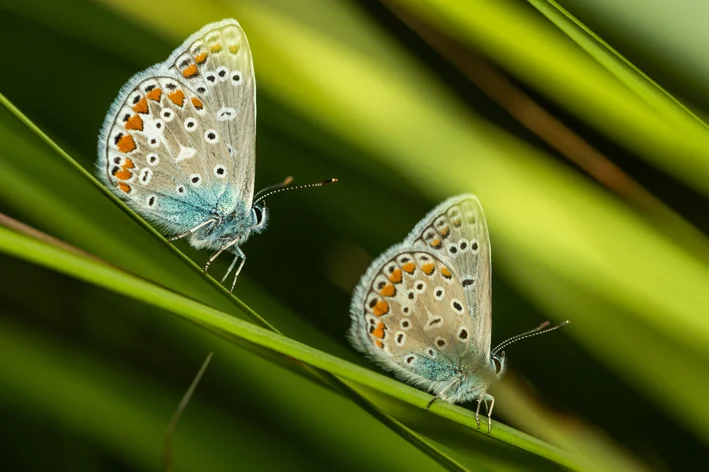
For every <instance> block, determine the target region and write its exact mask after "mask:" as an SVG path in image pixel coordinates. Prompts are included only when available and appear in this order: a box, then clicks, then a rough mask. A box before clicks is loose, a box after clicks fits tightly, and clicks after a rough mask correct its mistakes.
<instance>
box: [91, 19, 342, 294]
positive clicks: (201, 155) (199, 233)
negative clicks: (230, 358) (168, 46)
mask: <svg viewBox="0 0 709 472" xmlns="http://www.w3.org/2000/svg"><path fill="white" fill-rule="evenodd" d="M255 147H256V79H255V77H254V66H253V61H252V58H251V50H250V49H249V43H248V41H247V39H246V35H245V34H244V31H243V30H242V29H241V26H240V25H239V23H238V22H237V21H236V20H233V19H226V20H222V21H219V22H216V23H211V24H208V25H206V26H204V27H203V28H202V29H201V30H199V31H198V32H196V33H194V34H193V35H192V36H190V37H189V38H187V40H186V41H185V42H184V43H183V44H182V45H181V46H180V47H178V48H177V49H175V50H174V51H173V52H172V54H171V55H170V57H168V59H167V60H166V61H165V62H161V63H158V64H156V65H154V66H152V67H150V68H148V69H147V70H145V71H143V72H140V73H138V74H135V75H134V76H133V77H132V78H131V79H130V80H129V81H128V82H127V83H126V84H125V85H124V86H123V88H121V90H120V92H119V93H118V98H116V100H115V101H114V102H113V104H112V105H111V107H110V108H109V110H108V113H107V115H106V118H105V120H104V123H103V127H102V129H101V132H100V135H99V142H98V155H99V156H98V162H97V164H98V165H97V167H98V175H99V176H100V177H101V179H102V180H103V182H104V183H105V184H106V185H107V186H108V188H110V189H111V190H113V191H114V193H116V194H117V195H118V196H119V197H120V198H122V199H123V200H124V201H126V202H127V203H128V205H129V206H130V207H131V208H132V209H133V210H135V211H136V212H137V213H139V214H140V215H141V216H143V217H144V218H146V219H148V220H149V221H151V222H152V223H153V224H154V225H155V226H156V227H158V228H159V229H161V230H163V231H164V232H165V233H167V234H170V235H173V237H172V238H170V239H171V240H176V239H180V238H188V241H189V243H190V244H191V245H192V246H193V247H195V248H197V249H202V248H206V249H211V250H213V251H215V252H214V253H213V254H212V256H211V257H210V258H209V260H208V261H207V263H206V265H205V267H204V270H205V271H206V270H207V269H208V268H209V265H210V264H211V263H212V261H214V260H215V259H216V258H217V256H219V254H221V253H222V252H224V251H230V252H232V253H234V254H235V257H234V261H233V262H232V263H231V265H230V267H229V269H228V271H227V273H226V274H225V275H224V278H223V279H222V282H223V281H224V280H226V277H227V276H228V275H229V273H230V272H231V271H232V270H233V269H234V267H235V266H236V263H237V261H239V260H240V261H241V263H240V264H239V266H238V267H237V268H236V272H235V276H234V283H232V286H231V288H232V290H233V289H234V284H235V283H236V278H237V277H238V275H239V272H240V271H241V268H242V267H243V265H244V262H245V260H246V256H245V255H244V253H243V251H242V250H241V248H240V246H241V245H242V244H244V243H245V242H246V240H247V239H248V238H249V236H250V235H251V234H258V233H260V232H262V231H263V230H264V229H265V228H266V223H267V221H268V211H267V208H266V204H265V202H264V198H265V197H267V196H269V195H271V194H272V193H275V192H278V191H281V190H285V189H283V188H282V187H285V186H286V185H288V184H289V183H290V178H289V179H286V181H285V182H283V183H281V184H277V185H273V186H271V187H268V188H266V189H263V190H262V191H260V192H258V193H256V195H254V174H255V164H256V163H255ZM334 181H336V179H331V180H328V181H325V182H320V183H317V184H311V185H303V186H300V187H292V188H289V190H290V189H295V188H304V187H312V186H322V185H326V184H328V183H332V182H334Z"/></svg>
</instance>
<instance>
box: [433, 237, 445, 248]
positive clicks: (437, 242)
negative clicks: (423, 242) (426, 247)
mask: <svg viewBox="0 0 709 472" xmlns="http://www.w3.org/2000/svg"><path fill="white" fill-rule="evenodd" d="M442 245H443V244H442V243H441V240H440V239H438V238H436V239H434V240H433V241H431V246H433V247H434V248H436V249H440V247H441V246H442Z"/></svg>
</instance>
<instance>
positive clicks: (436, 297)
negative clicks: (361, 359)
mask: <svg viewBox="0 0 709 472" xmlns="http://www.w3.org/2000/svg"><path fill="white" fill-rule="evenodd" d="M491 277H492V266H491V252H490V238H489V235H488V228H487V223H486V220H485V215H484V214H483V210H482V207H481V206H480V202H479V201H478V199H477V197H475V195H471V194H468V195H460V196H457V197H452V198H450V199H448V200H446V201H445V202H443V203H442V204H440V205H439V206H437V207H436V208H435V209H434V210H433V211H431V212H430V213H429V214H428V215H426V217H425V218H424V219H423V220H421V221H420V222H419V223H418V224H417V225H416V227H415V228H414V229H413V231H412V232H411V233H410V234H409V235H408V236H407V237H406V239H405V240H404V241H403V242H402V243H399V244H396V245H394V246H393V247H391V248H389V249H388V250H387V251H385V252H384V253H383V254H382V255H380V256H379V257H378V258H377V259H376V260H375V261H374V262H372V264H371V265H370V266H369V269H368V270H367V271H366V273H365V274H364V275H363V276H362V278H361V280H360V281H359V283H358V285H357V287H356V288H355V291H354V295H353V297H352V303H351V306H350V316H351V319H352V325H351V328H350V331H349V338H350V340H351V342H352V343H353V345H354V346H355V348H356V349H358V350H359V351H361V352H362V353H364V354H365V355H367V356H368V357H370V358H371V359H372V360H373V361H374V362H375V363H377V364H378V365H379V366H381V367H382V368H384V369H386V370H389V371H391V372H393V373H394V375H395V376H396V377H397V378H399V379H400V380H402V381H405V382H407V383H410V384H412V385H414V386H416V387H419V388H422V389H425V390H428V391H430V392H432V393H433V394H434V395H435V397H434V400H435V399H436V398H440V399H442V400H445V401H448V402H450V403H459V402H465V401H469V400H476V401H477V402H478V408H477V410H476V414H475V419H476V422H477V424H478V427H479V426H480V421H479V411H480V404H481V403H483V402H484V403H485V404H486V406H487V410H488V430H489V429H490V428H491V425H492V423H491V419H490V415H491V414H492V408H493V406H494V398H493V397H492V395H490V394H489V393H488V388H489V387H490V384H491V383H492V382H493V381H494V380H496V379H498V378H500V377H502V375H503V374H504V373H505V369H506V366H507V364H506V359H505V353H504V351H501V349H502V348H504V347H505V346H507V345H509V344H510V343H511V342H515V341H517V340H520V339H524V338H526V337H529V336H535V335H537V334H542V333H545V332H548V331H550V330H553V329H556V328H558V327H560V326H561V325H563V324H565V323H566V322H565V323H562V324H560V325H557V326H554V327H551V328H547V326H548V324H543V325H542V326H540V327H538V328H536V329H534V330H531V331H528V332H526V333H522V334H521V335H518V336H515V337H513V338H510V339H509V340H508V341H505V342H504V343H502V344H501V345H500V346H498V347H497V348H495V349H491V346H490V341H491V332H492V318H491V314H492V311H491V309H492V306H491V301H492V285H491ZM431 403H433V400H432V401H431ZM431 403H429V406H430V404H431Z"/></svg>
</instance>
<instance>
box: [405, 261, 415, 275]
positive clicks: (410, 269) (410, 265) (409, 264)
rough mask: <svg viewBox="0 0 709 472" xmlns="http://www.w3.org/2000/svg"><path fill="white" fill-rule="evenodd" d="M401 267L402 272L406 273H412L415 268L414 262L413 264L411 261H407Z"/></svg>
mask: <svg viewBox="0 0 709 472" xmlns="http://www.w3.org/2000/svg"><path fill="white" fill-rule="evenodd" d="M401 268H402V269H404V272H406V273H407V274H413V273H414V271H415V270H416V264H414V263H413V262H407V263H406V264H404V265H403V266H401Z"/></svg>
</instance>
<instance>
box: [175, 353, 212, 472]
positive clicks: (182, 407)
mask: <svg viewBox="0 0 709 472" xmlns="http://www.w3.org/2000/svg"><path fill="white" fill-rule="evenodd" d="M212 354H213V353H211V352H210V353H209V355H208V356H207V358H206V359H205V360H204V362H203V363H202V367H200V368H199V371H198V372H197V375H195V377H194V379H193V380H192V383H191V384H190V387H189V388H188V389H187V392H185V395H184V396H183V397H182V400H180V404H179V405H177V409H176V410H175V413H174V414H173V415H172V418H171V419H170V423H168V425H167V432H166V433H165V446H164V448H163V464H164V467H163V470H164V471H165V472H172V471H173V467H172V436H173V434H174V433H175V427H176V426H177V421H178V420H179V419H180V416H182V412H183V411H185V408H186V407H187V404H188V403H189V402H190V398H192V394H193V393H194V391H195V389H196V388H197V384H199V381H200V380H201V379H202V375H204V372H205V371H206V370H207V366H208V365H209V361H211V360H212Z"/></svg>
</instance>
